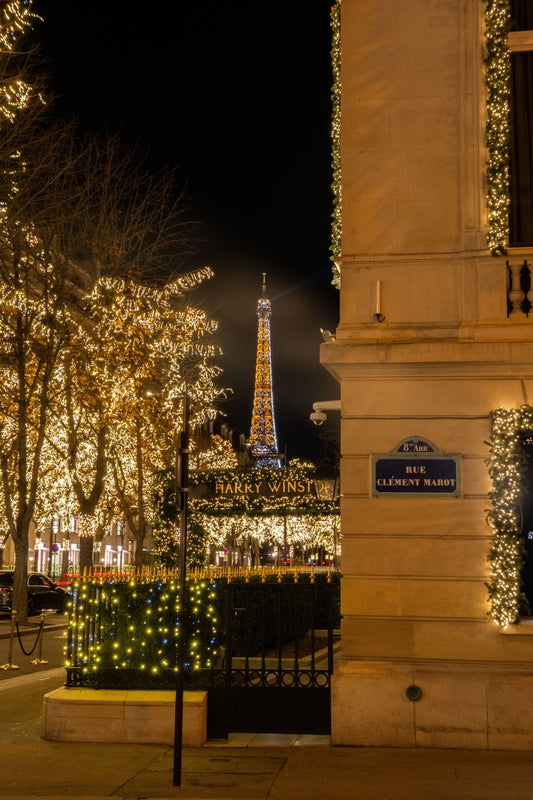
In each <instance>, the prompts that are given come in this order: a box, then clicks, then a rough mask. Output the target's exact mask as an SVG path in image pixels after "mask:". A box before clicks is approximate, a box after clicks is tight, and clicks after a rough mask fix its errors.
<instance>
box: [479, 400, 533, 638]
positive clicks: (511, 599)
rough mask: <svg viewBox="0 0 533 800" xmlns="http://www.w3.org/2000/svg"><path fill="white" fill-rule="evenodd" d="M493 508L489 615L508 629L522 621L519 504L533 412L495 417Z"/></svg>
mask: <svg viewBox="0 0 533 800" xmlns="http://www.w3.org/2000/svg"><path fill="white" fill-rule="evenodd" d="M491 422H492V428H491V440H490V447H491V457H490V460H489V475H490V477H491V479H492V486H493V488H492V491H491V493H490V498H491V504H492V505H491V508H490V510H489V512H488V515H487V520H488V522H489V525H490V526H491V528H492V531H493V534H494V536H493V541H492V547H491V550H490V553H489V556H488V558H489V561H490V581H489V584H488V587H489V599H490V616H491V617H492V619H494V620H495V622H497V624H498V625H501V626H502V627H504V628H506V627H507V626H508V625H511V624H513V623H515V622H517V621H518V617H519V608H520V599H521V574H520V573H521V568H522V564H523V559H524V542H523V539H522V535H521V525H520V509H519V500H520V494H521V492H522V489H523V483H522V474H523V466H524V453H523V450H522V444H521V440H522V437H523V435H524V434H525V433H526V432H527V431H531V430H533V408H531V407H530V406H522V408H518V409H517V408H511V409H505V408H499V409H497V410H496V411H494V412H493V413H492V414H491Z"/></svg>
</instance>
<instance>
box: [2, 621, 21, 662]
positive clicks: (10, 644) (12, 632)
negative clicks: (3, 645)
mask: <svg viewBox="0 0 533 800" xmlns="http://www.w3.org/2000/svg"><path fill="white" fill-rule="evenodd" d="M16 619H17V612H16V611H15V610H13V611H12V612H11V631H10V634H9V654H8V656H7V664H2V667H1V669H18V667H17V665H16V664H13V639H14V634H15V624H16Z"/></svg>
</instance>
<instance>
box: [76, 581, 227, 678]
mask: <svg viewBox="0 0 533 800" xmlns="http://www.w3.org/2000/svg"><path fill="white" fill-rule="evenodd" d="M215 591H216V587H215V585H214V584H213V583H210V582H209V581H207V580H201V581H194V580H189V581H187V592H186V607H185V609H184V613H183V614H181V613H180V608H179V605H178V581H177V580H176V579H174V578H168V579H156V580H152V579H146V580H143V579H131V580H125V581H121V580H117V581H114V580H105V581H101V580H100V579H98V578H94V579H91V580H89V581H87V582H83V581H77V582H76V583H74V585H73V591H72V608H71V612H70V615H69V628H68V639H67V661H66V667H67V685H87V686H98V687H101V688H103V687H105V686H136V687H137V688H140V687H145V688H161V687H164V686H172V685H174V683H175V675H176V669H177V667H176V645H177V641H178V636H180V635H181V631H182V630H183V635H184V636H185V637H186V641H187V647H186V658H185V663H184V667H185V671H186V672H194V671H197V670H200V669H205V668H209V667H211V666H212V665H213V663H214V661H215V660H216V657H217V614H216V608H215ZM178 620H179V621H180V622H179V625H178Z"/></svg>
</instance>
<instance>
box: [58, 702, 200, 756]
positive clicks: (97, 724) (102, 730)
mask: <svg viewBox="0 0 533 800" xmlns="http://www.w3.org/2000/svg"><path fill="white" fill-rule="evenodd" d="M175 699H176V697H175V693H174V692H168V691H153V692H143V691H138V692H137V691H127V690H107V689H99V690H95V689H83V688H81V689H76V688H61V689H56V690H55V691H53V692H49V693H48V694H46V695H45V696H44V701H43V738H44V739H51V740H53V741H63V742H67V741H68V742H124V743H125V742H135V743H138V744H140V743H143V744H144V743H145V744H169V745H171V744H173V743H174V709H175ZM206 739H207V692H184V696H183V744H184V745H185V746H188V747H199V746H201V745H202V744H203V743H204V742H205V741H206Z"/></svg>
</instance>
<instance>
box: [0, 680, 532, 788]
mask: <svg viewBox="0 0 533 800" xmlns="http://www.w3.org/2000/svg"><path fill="white" fill-rule="evenodd" d="M64 676H65V673H64V670H63V669H62V668H58V669H51V670H47V671H45V672H41V673H39V674H38V675H19V676H16V677H11V678H9V679H8V680H4V681H2V682H0V753H1V758H2V772H1V780H0V800H8V798H9V800H13V798H17V799H18V800H29V798H32V800H35V798H42V800H73V799H74V798H85V800H89V799H90V800H103V798H113V800H133V799H134V798H135V799H136V800H140V799H141V798H142V800H155V799H156V798H159V800H162V799H164V798H182V800H192V798H208V799H209V800H223V799H226V798H228V799H235V800H262V799H263V798H264V799H265V800H341V798H342V800H345V799H346V800H533V753H520V752H518V753H517V752H488V751H465V750H422V749H419V750H417V749H388V748H352V747H330V746H329V745H328V743H327V742H328V739H327V737H326V738H324V737H305V736H304V737H297V736H290V737H288V736H274V735H253V734H234V735H232V736H231V737H230V739H229V741H228V742H212V741H211V742H208V743H207V744H206V745H204V746H203V747H201V748H188V749H185V750H184V751H183V756H182V770H181V786H179V787H174V786H173V769H174V753H173V749H172V748H171V747H168V746H166V745H129V744H107V745H102V744H96V743H95V744H86V743H63V742H49V741H44V740H43V739H41V738H40V734H41V727H40V726H41V709H42V697H43V695H44V694H45V693H46V692H49V691H52V690H53V689H55V688H57V687H58V686H60V685H62V683H63V681H64ZM80 724H81V723H80ZM102 724H105V720H103V721H102Z"/></svg>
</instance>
